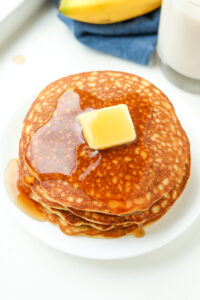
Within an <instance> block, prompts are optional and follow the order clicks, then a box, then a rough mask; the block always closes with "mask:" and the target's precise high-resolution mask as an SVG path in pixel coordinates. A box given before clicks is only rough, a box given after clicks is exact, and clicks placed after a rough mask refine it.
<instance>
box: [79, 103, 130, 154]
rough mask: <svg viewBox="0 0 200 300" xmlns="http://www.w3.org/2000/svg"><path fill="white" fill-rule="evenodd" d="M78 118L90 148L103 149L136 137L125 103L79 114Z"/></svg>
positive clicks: (128, 141) (127, 141)
mask: <svg viewBox="0 0 200 300" xmlns="http://www.w3.org/2000/svg"><path fill="white" fill-rule="evenodd" d="M78 120H79V122H80V124H81V126H82V130H83V135H84V137H85V139H86V142H87V143H88V145H89V147H90V148H91V149H97V150H103V149H107V148H111V147H114V146H120V145H123V144H127V143H130V142H132V141H134V140H135V139H136V132H135V128H134V124H133V121H132V119H131V116H130V113H129V110H128V106H127V105H125V104H119V105H114V106H110V107H106V108H102V109H97V110H93V111H90V112H87V113H83V114H80V115H79V116H78Z"/></svg>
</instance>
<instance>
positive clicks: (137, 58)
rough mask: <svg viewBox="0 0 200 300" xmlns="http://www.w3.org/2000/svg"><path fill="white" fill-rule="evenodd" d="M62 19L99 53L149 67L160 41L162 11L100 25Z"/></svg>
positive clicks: (74, 32)
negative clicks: (159, 31) (158, 37)
mask: <svg viewBox="0 0 200 300" xmlns="http://www.w3.org/2000/svg"><path fill="white" fill-rule="evenodd" d="M58 17H59V18H60V19H61V20H62V21H63V22H64V23H65V24H66V25H67V26H68V27H69V28H70V30H71V31H72V32H73V34H74V36H75V37H76V38H77V39H78V40H79V41H80V42H81V43H83V44H85V45H87V46H88V47H91V48H93V49H95V50H99V51H103V52H105V53H109V54H111V55H114V56H117V57H121V58H124V59H128V60H131V61H134V62H136V63H139V64H142V65H147V64H148V63H149V61H150V59H151V55H152V53H153V51H154V49H155V46H156V41H157V32H158V23H159V17H160V9H156V10H154V11H153V12H151V13H148V14H146V15H143V16H141V17H138V18H134V19H131V20H128V21H124V22H119V23H114V24H105V25H96V24H88V23H83V22H79V21H75V20H72V19H70V18H67V17H65V16H64V15H62V14H61V13H60V12H58Z"/></svg>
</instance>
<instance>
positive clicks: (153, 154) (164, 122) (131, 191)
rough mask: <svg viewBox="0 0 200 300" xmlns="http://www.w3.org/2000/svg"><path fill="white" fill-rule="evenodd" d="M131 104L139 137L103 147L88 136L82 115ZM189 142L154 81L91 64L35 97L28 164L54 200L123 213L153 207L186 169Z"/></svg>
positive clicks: (22, 152)
mask: <svg viewBox="0 0 200 300" xmlns="http://www.w3.org/2000/svg"><path fill="white" fill-rule="evenodd" d="M123 103H124V104H127V105H128V107H129V111H130V114H131V117H132V120H133V122H134V125H135V129H136V134H137V140H136V142H134V143H131V144H128V145H124V146H122V147H118V148H111V149H107V150H103V151H93V150H91V149H90V148H89V147H88V145H87V143H86V142H85V140H84V138H83V136H82V132H81V127H80V125H79V123H78V120H77V115H78V114H80V113H81V112H84V111H86V110H88V109H99V108H103V107H108V106H111V105H116V104H123ZM188 153H189V142H188V139H187V136H186V134H185V132H184V130H183V129H182V127H181V125H180V123H179V121H178V119H177V117H176V114H175V111H174V108H173V106H172V104H171V103H170V101H169V100H168V98H167V97H166V96H165V95H164V94H163V93H162V92H161V91H160V90H158V89H157V88H156V87H155V86H154V85H152V84H151V83H150V82H148V81H146V80H144V79H142V78H139V77H138V76H135V75H131V74H127V73H120V72H111V71H105V72H88V73H82V74H78V75H72V76H68V77H65V78H62V79H60V80H58V81H56V82H53V83H51V84H50V85H48V86H47V87H46V88H45V89H44V90H43V91H42V92H41V93H40V95H39V96H38V97H37V98H36V100H35V102H34V103H33V104H32V106H31V108H30V110H29V112H28V114H27V116H26V118H25V120H24V126H23V130H22V136H21V140H20V149H19V157H20V168H21V170H22V171H21V172H22V174H25V173H26V167H28V169H29V172H31V173H32V174H33V175H34V176H35V177H36V178H37V179H38V180H39V182H40V185H41V188H42V190H43V191H44V192H45V195H47V196H48V198H49V200H51V201H54V202H57V203H60V204H61V205H62V206H68V207H72V208H75V209H80V210H87V211H97V212H103V213H109V214H115V215H121V214H127V213H131V212H134V211H141V210H146V209H149V207H151V206H152V204H153V203H154V202H156V201H157V200H158V199H159V198H160V197H161V196H162V195H163V194H164V193H166V192H168V191H170V190H171V189H172V188H173V187H174V186H175V184H176V183H177V182H178V180H179V177H180V175H181V174H182V171H183V168H184V165H185V161H186V158H187V156H188Z"/></svg>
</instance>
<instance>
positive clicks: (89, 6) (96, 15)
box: [59, 0, 161, 24]
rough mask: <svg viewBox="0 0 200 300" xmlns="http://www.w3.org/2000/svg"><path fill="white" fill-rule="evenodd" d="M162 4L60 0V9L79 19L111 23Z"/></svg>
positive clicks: (142, 0) (127, 0)
mask: <svg viewBox="0 0 200 300" xmlns="http://www.w3.org/2000/svg"><path fill="white" fill-rule="evenodd" d="M160 5H161V0H60V4H59V11H60V12H61V13H62V14H63V15H65V16H67V17H69V18H72V19H75V20H78V21H82V22H86V23H94V24H109V23H115V22H120V21H124V20H128V19H131V18H134V17H138V16H140V15H143V14H146V13H148V12H150V11H152V10H154V9H156V8H158V7H159V6H160Z"/></svg>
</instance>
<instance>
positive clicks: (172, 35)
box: [157, 0, 200, 93]
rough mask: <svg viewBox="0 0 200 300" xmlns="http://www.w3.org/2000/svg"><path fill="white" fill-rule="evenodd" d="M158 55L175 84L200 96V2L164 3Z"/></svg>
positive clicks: (165, 71) (163, 67)
mask: <svg viewBox="0 0 200 300" xmlns="http://www.w3.org/2000/svg"><path fill="white" fill-rule="evenodd" d="M157 55H158V59H159V61H160V63H161V68H162V70H163V72H164V73H165V75H166V76H167V77H168V78H169V79H170V80H171V81H172V82H174V83H175V84H176V85H178V86H179V87H181V88H183V89H185V90H188V91H190V92H195V93H200V0H163V2H162V9H161V18H160V25H159V35H158V44H157Z"/></svg>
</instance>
